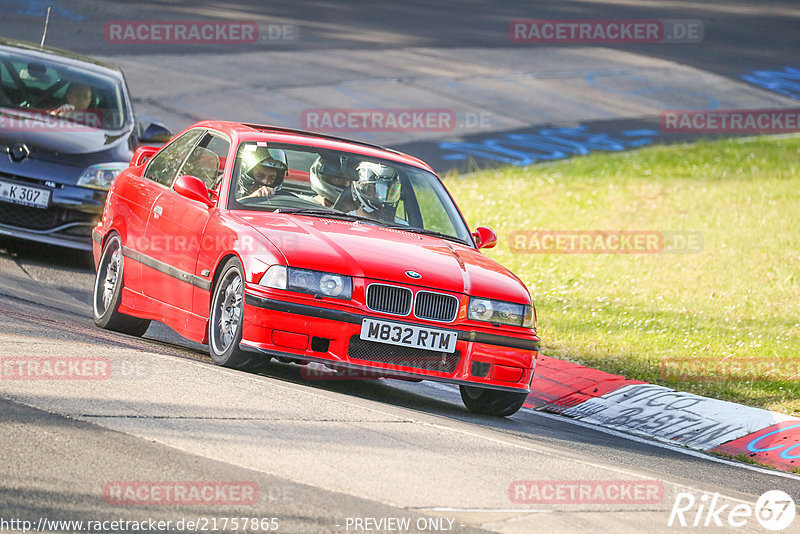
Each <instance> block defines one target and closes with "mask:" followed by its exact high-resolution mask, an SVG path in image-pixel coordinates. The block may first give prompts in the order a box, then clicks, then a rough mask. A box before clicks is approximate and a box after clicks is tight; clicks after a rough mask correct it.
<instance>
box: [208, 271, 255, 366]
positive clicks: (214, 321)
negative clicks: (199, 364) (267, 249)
mask: <svg viewBox="0 0 800 534" xmlns="http://www.w3.org/2000/svg"><path fill="white" fill-rule="evenodd" d="M243 273H244V270H243V269H242V264H241V263H240V262H239V260H238V259H237V258H231V259H229V260H228V262H227V263H226V264H225V266H224V267H223V268H222V274H220V277H219V281H218V282H217V284H216V285H215V286H214V291H213V293H212V295H211V316H210V317H209V320H208V349H209V353H210V354H211V359H212V360H213V361H214V363H215V364H217V365H221V366H223V367H231V368H233V369H242V370H250V371H252V370H255V369H257V368H258V367H260V366H263V365H264V364H266V362H267V361H268V359H267V358H265V357H264V356H261V355H260V354H256V353H250V352H244V351H243V350H241V349H240V348H239V343H241V341H242V319H243V316H244V274H243Z"/></svg>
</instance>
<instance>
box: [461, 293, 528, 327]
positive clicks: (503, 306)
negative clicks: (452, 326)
mask: <svg viewBox="0 0 800 534" xmlns="http://www.w3.org/2000/svg"><path fill="white" fill-rule="evenodd" d="M467 316H468V317H469V318H470V319H473V320H475V321H484V322H487V323H500V324H507V325H511V326H523V327H525V328H530V327H531V326H532V324H533V309H532V307H531V306H527V305H524V304H514V303H512V302H503V301H500V300H490V299H482V298H476V297H470V299H469V311H468V313H467Z"/></svg>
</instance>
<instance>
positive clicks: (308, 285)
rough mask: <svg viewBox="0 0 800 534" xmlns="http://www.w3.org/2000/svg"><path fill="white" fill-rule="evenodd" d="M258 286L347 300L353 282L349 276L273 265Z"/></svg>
mask: <svg viewBox="0 0 800 534" xmlns="http://www.w3.org/2000/svg"><path fill="white" fill-rule="evenodd" d="M259 284H260V285H262V286H267V287H272V288H274V289H288V290H289V291H297V292H299V293H308V294H310V295H322V296H325V297H331V298H336V299H345V300H348V299H350V298H351V297H352V296H353V280H352V278H350V277H349V276H344V275H341V274H333V273H325V272H321V271H311V270H308V269H295V268H294V267H285V266H283V265H273V266H272V267H270V268H269V269H267V272H266V273H264V276H263V277H262V278H261V281H260V282H259Z"/></svg>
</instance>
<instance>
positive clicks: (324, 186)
mask: <svg viewBox="0 0 800 534" xmlns="http://www.w3.org/2000/svg"><path fill="white" fill-rule="evenodd" d="M308 175H309V180H310V181H311V189H313V190H314V192H315V193H317V194H318V195H319V196H321V197H322V198H324V199H325V200H327V201H328V202H330V203H331V204H335V203H336V201H337V200H338V199H339V196H340V195H341V194H342V191H344V189H345V188H346V187H349V186H350V184H351V183H352V182H353V181H354V180H355V179H356V178H357V177H358V175H357V174H356V171H355V169H353V168H352V167H347V166H346V164H345V163H343V162H341V161H339V160H336V161H331V160H326V159H323V158H322V156H319V157H317V159H316V160H315V161H314V163H313V164H312V165H311V168H310V169H309V171H308Z"/></svg>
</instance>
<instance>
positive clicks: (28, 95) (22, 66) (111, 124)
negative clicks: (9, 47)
mask: <svg viewBox="0 0 800 534" xmlns="http://www.w3.org/2000/svg"><path fill="white" fill-rule="evenodd" d="M0 107H3V108H5V109H6V110H9V109H13V110H19V112H20V114H21V115H25V116H30V115H38V116H53V117H58V119H59V120H64V121H69V122H74V123H79V124H81V125H83V126H88V127H91V128H102V129H106V130H118V129H120V128H122V127H123V126H124V125H125V121H126V107H125V98H124V92H123V87H122V80H121V79H119V78H115V77H111V76H105V75H103V74H100V73H96V72H89V71H86V70H83V69H81V68H80V67H75V66H67V65H64V64H61V63H59V62H56V61H47V60H44V59H41V58H38V57H37V58H32V57H30V56H25V55H21V54H15V53H11V52H8V51H0Z"/></svg>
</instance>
